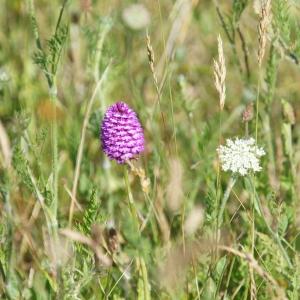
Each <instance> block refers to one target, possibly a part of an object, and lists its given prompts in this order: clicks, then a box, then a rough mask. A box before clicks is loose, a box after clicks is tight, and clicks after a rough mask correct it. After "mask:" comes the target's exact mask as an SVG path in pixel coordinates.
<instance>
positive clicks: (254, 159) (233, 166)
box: [217, 138, 265, 176]
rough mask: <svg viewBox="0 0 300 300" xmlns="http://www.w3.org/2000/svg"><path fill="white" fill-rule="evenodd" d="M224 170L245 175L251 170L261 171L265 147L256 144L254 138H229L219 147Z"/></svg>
mask: <svg viewBox="0 0 300 300" xmlns="http://www.w3.org/2000/svg"><path fill="white" fill-rule="evenodd" d="M217 151H218V153H219V157H220V161H221V165H222V169H223V170H224V171H231V172H232V173H234V174H240V175H242V176H245V175H247V174H249V172H251V171H252V172H259V171H260V170H261V166H260V164H259V160H260V157H261V156H263V155H265V151H264V149H263V148H261V147H258V146H257V145H256V144H255V140H254V139H253V138H248V139H239V138H236V139H235V140H232V139H227V140H226V145H225V146H220V147H219V148H218V149H217Z"/></svg>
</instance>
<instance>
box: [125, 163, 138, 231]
mask: <svg viewBox="0 0 300 300" xmlns="http://www.w3.org/2000/svg"><path fill="white" fill-rule="evenodd" d="M124 179H125V185H126V188H127V195H128V206H129V210H130V213H131V215H132V217H133V220H134V223H135V226H136V229H137V230H138V232H140V230H139V220H138V213H137V210H136V207H135V203H134V200H133V196H132V192H131V188H130V183H129V177H128V168H127V167H125V168H124Z"/></svg>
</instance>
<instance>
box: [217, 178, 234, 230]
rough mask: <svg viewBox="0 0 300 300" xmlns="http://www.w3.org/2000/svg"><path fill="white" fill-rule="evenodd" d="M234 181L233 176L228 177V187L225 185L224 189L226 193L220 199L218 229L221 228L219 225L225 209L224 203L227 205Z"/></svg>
mask: <svg viewBox="0 0 300 300" xmlns="http://www.w3.org/2000/svg"><path fill="white" fill-rule="evenodd" d="M236 180H237V177H235V176H232V177H230V179H229V182H228V185H227V188H226V191H225V193H224V196H223V198H222V201H221V206H220V210H219V215H218V225H219V228H220V227H221V225H222V223H223V219H224V210H225V207H226V203H227V200H228V198H229V196H230V193H231V191H232V189H233V186H234V185H235V183H236Z"/></svg>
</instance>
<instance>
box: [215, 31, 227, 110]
mask: <svg viewBox="0 0 300 300" xmlns="http://www.w3.org/2000/svg"><path fill="white" fill-rule="evenodd" d="M214 77H215V86H216V89H217V91H218V93H219V100H220V108H221V110H223V108H224V105H225V97H226V86H225V79H226V65H225V57H224V51H223V43H222V39H221V36H220V35H219V36H218V60H215V59H214Z"/></svg>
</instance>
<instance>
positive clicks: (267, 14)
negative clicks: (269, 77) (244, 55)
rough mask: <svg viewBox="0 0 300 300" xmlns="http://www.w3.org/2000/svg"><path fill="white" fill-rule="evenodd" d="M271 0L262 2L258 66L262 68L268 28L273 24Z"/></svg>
mask: <svg viewBox="0 0 300 300" xmlns="http://www.w3.org/2000/svg"><path fill="white" fill-rule="evenodd" d="M271 18H272V15H271V0H264V1H262V5H261V12H260V18H259V24H258V42H259V45H258V64H259V66H261V64H262V60H263V57H264V55H265V50H266V44H267V33H268V27H269V24H270V23H271Z"/></svg>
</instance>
